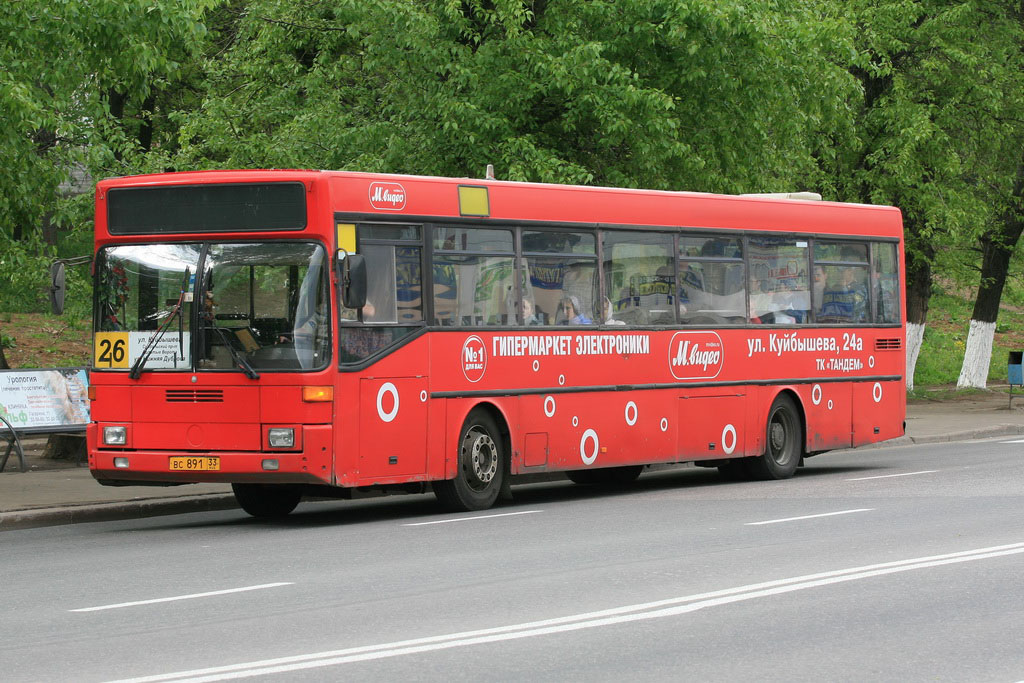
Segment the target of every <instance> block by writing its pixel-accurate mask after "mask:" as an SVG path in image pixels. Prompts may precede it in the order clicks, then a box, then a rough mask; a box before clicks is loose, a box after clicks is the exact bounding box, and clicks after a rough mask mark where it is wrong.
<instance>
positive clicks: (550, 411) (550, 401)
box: [544, 396, 555, 417]
mask: <svg viewBox="0 0 1024 683" xmlns="http://www.w3.org/2000/svg"><path fill="white" fill-rule="evenodd" d="M549 405H550V406H551V407H550V408H549V407H548V406H549ZM544 414H545V415H547V416H548V417H554V416H555V397H554V396H545V397H544Z"/></svg>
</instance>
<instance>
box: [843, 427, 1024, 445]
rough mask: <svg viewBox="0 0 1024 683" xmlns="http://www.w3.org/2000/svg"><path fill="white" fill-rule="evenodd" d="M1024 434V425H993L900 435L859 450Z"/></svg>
mask: <svg viewBox="0 0 1024 683" xmlns="http://www.w3.org/2000/svg"><path fill="white" fill-rule="evenodd" d="M1022 434H1024V425H1011V424H1002V425H992V426H991V427H982V428H979V429H969V430H967V431H963V432H950V433H948V434H929V435H927V436H898V437H896V438H895V439H889V440H888V441H880V442H878V443H872V444H865V445H863V446H858V447H857V450H865V449H868V448H889V447H891V446H916V445H921V444H928V443H947V442H951V441H971V440H974V439H988V438H992V437H995V436H1020V435H1022Z"/></svg>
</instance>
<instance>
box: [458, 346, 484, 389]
mask: <svg viewBox="0 0 1024 683" xmlns="http://www.w3.org/2000/svg"><path fill="white" fill-rule="evenodd" d="M486 370H487V347H486V346H484V342H483V340H482V339H480V337H478V336H476V335H473V336H472V337H470V338H469V339H467V340H466V342H465V343H464V344H463V345H462V374H463V375H465V376H466V379H468V380H469V381H470V382H479V381H480V380H481V379H483V377H484V371H486Z"/></svg>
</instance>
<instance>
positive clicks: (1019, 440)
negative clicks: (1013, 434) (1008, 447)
mask: <svg viewBox="0 0 1024 683" xmlns="http://www.w3.org/2000/svg"><path fill="white" fill-rule="evenodd" d="M1003 443H1024V439H1014V440H1013V441H1004V442H1003Z"/></svg>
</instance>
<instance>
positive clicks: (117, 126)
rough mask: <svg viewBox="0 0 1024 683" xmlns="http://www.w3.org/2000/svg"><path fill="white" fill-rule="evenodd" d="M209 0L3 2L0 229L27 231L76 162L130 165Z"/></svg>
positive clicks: (194, 41) (55, 206)
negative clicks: (157, 97)
mask: <svg viewBox="0 0 1024 683" xmlns="http://www.w3.org/2000/svg"><path fill="white" fill-rule="evenodd" d="M206 4H208V2H207V0H185V1H182V0H150V1H149V2H145V3H140V2H137V1H134V0H18V1H17V2H4V3H0V35H3V37H4V39H3V40H2V41H0V64H3V65H4V68H3V69H2V70H0V119H2V120H3V121H4V125H3V126H0V164H2V167H3V169H4V173H3V174H0V236H8V237H11V238H14V239H18V240H20V239H25V238H33V237H34V236H35V235H36V234H37V233H38V232H39V230H40V226H41V225H42V222H43V220H44V217H48V220H51V221H54V220H55V221H65V222H66V221H67V216H64V215H61V205H60V204H59V202H58V197H59V194H60V187H61V184H62V183H65V182H67V181H68V180H69V179H70V177H71V174H72V170H73V169H74V168H76V167H78V168H82V167H84V168H88V169H90V170H93V171H105V172H108V173H117V172H123V171H124V170H127V169H129V168H131V165H130V164H127V163H126V162H125V160H126V159H128V158H130V157H132V156H133V155H135V154H137V153H138V152H139V151H144V150H141V149H140V142H139V141H140V138H141V139H142V140H145V139H146V135H147V129H148V128H149V127H151V126H152V124H153V121H152V117H153V111H152V107H151V106H149V107H147V105H150V104H151V103H153V102H155V99H154V98H155V95H156V93H157V92H159V91H160V89H161V88H163V87H166V85H167V84H169V83H170V82H172V81H173V79H174V78H175V77H176V75H177V74H178V73H179V71H180V69H181V66H182V63H183V60H185V59H187V58H188V56H189V55H190V54H191V53H192V52H193V51H194V50H195V49H196V48H197V47H198V45H199V44H200V41H201V40H202V37H203V35H204V32H205V28H204V24H203V23H202V21H201V16H202V11H203V10H204V8H205V6H206Z"/></svg>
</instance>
